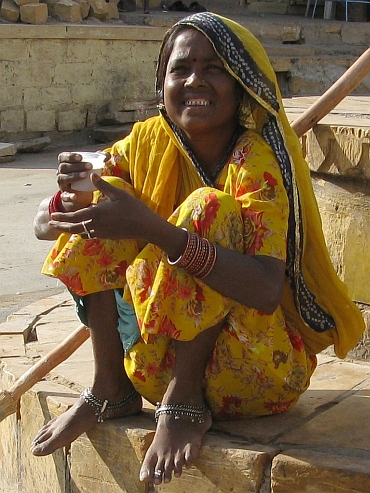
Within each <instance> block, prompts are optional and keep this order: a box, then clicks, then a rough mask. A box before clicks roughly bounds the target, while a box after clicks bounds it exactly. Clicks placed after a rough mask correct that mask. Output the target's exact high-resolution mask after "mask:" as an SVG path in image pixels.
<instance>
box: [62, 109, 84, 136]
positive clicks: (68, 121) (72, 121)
mask: <svg viewBox="0 0 370 493" xmlns="http://www.w3.org/2000/svg"><path fill="white" fill-rule="evenodd" d="M85 127H86V111H77V110H70V111H60V112H58V114H57V128H58V130H59V131H60V132H65V131H70V130H83V129H84V128H85Z"/></svg>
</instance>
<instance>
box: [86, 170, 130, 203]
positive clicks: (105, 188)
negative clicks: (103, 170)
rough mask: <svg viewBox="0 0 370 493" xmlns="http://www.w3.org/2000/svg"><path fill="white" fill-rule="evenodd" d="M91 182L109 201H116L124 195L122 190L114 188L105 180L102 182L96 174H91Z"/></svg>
mask: <svg viewBox="0 0 370 493" xmlns="http://www.w3.org/2000/svg"><path fill="white" fill-rule="evenodd" d="M91 180H92V182H93V183H94V186H95V187H96V188H97V189H98V190H100V191H101V192H102V193H103V194H104V195H105V196H106V197H108V198H109V199H110V200H113V201H114V200H118V198H119V197H120V196H121V195H122V193H125V192H124V191H123V190H120V189H119V188H117V187H114V186H113V185H111V184H110V183H108V182H107V181H106V180H102V179H101V178H100V176H99V175H97V174H96V173H91Z"/></svg>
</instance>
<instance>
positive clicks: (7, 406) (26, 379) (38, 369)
mask: <svg viewBox="0 0 370 493" xmlns="http://www.w3.org/2000/svg"><path fill="white" fill-rule="evenodd" d="M89 337H90V332H89V330H88V329H87V327H86V326H85V325H79V326H78V327H77V328H76V329H75V330H74V331H73V332H71V334H69V335H68V336H67V337H66V338H65V339H64V340H63V341H62V342H61V343H60V344H58V346H56V347H55V348H54V349H52V350H51V351H50V352H49V353H47V354H45V356H43V357H42V358H41V359H40V360H39V361H38V362H37V363H35V364H34V365H33V366H31V368H30V369H29V370H27V371H26V372H25V373H24V374H23V375H22V376H21V377H19V378H18V380H17V381H16V382H15V383H14V384H13V385H12V387H11V388H10V389H9V390H0V422H1V421H2V420H3V419H5V418H6V417H7V416H9V415H10V414H13V413H15V412H16V410H17V403H18V400H19V399H20V398H21V396H22V395H23V394H24V393H25V392H27V390H29V389H30V388H31V387H33V385H35V383H37V382H39V381H40V380H41V379H42V378H43V377H44V376H45V375H46V374H47V373H49V372H50V371H51V370H53V369H54V368H55V367H56V366H58V365H59V364H60V363H62V362H63V361H65V360H66V359H67V358H68V357H69V356H71V354H73V353H74V352H75V351H76V350H77V349H78V348H79V347H80V346H81V345H82V344H83V343H84V342H85V341H86V340H87V339H88V338H89Z"/></svg>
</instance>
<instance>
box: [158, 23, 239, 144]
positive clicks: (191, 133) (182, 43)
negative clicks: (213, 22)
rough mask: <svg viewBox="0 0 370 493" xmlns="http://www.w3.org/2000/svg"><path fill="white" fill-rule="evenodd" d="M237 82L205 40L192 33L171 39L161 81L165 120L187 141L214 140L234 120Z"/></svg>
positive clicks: (236, 111)
mask: <svg viewBox="0 0 370 493" xmlns="http://www.w3.org/2000/svg"><path fill="white" fill-rule="evenodd" d="M239 100H240V98H239V91H238V90H237V82H236V80H235V79H234V77H232V75H230V74H229V72H228V71H227V70H226V68H225V67H224V64H223V62H222V61H221V59H220V58H219V57H218V55H217V54H216V52H215V50H214V49H213V46H212V45H211V43H210V42H209V41H208V39H207V38H206V37H205V36H204V35H203V34H201V33H199V32H198V31H196V30H195V29H186V30H184V31H182V32H181V33H180V34H179V35H178V36H177V38H176V39H175V42H174V45H173V50H172V52H171V55H170V57H169V60H168V64H167V69H166V75H165V80H164V105H165V108H166V111H167V115H168V117H169V118H170V119H171V120H172V121H173V122H174V123H175V124H176V125H177V126H178V127H179V128H180V129H181V130H182V131H183V132H184V133H185V134H186V135H187V137H188V139H189V140H191V139H192V138H194V137H199V133H200V132H203V133H206V134H210V133H211V134H212V135H213V137H214V138H216V139H217V138H218V137H217V136H218V135H220V134H221V133H222V132H224V131H225V128H232V129H234V128H235V126H236V124H237V120H238V116H237V115H238V106H239Z"/></svg>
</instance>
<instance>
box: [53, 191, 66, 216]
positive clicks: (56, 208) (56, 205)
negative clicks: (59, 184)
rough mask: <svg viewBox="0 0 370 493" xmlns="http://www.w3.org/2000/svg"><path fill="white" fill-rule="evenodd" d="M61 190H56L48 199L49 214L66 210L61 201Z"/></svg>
mask: <svg viewBox="0 0 370 493" xmlns="http://www.w3.org/2000/svg"><path fill="white" fill-rule="evenodd" d="M62 193H63V192H62V191H61V190H58V191H57V192H56V193H55V194H54V195H53V196H52V197H51V199H50V202H49V214H50V215H51V214H53V212H66V210H65V209H64V207H63V201H62Z"/></svg>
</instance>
